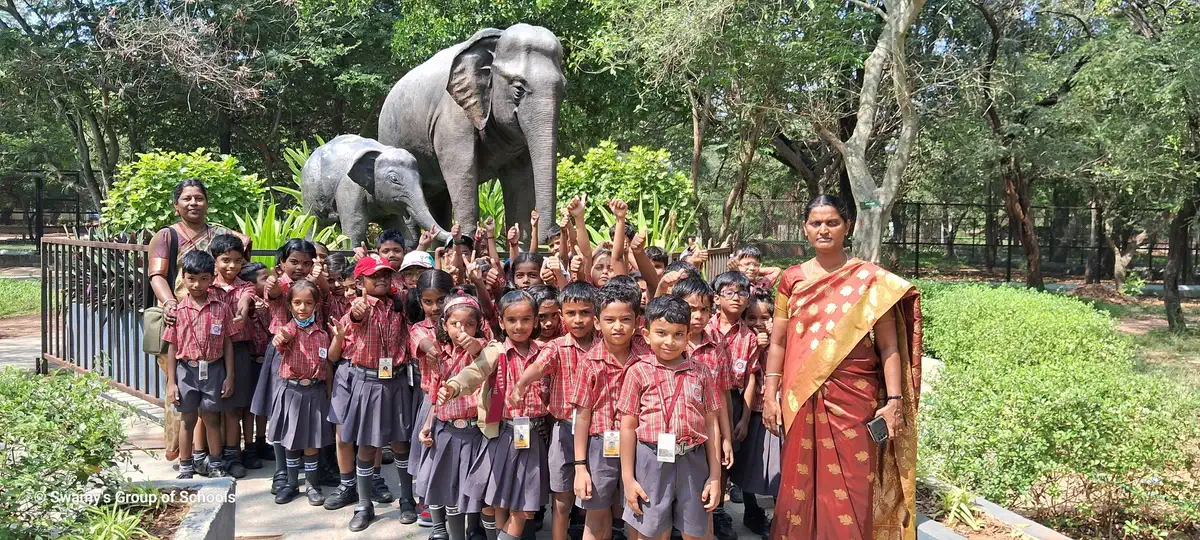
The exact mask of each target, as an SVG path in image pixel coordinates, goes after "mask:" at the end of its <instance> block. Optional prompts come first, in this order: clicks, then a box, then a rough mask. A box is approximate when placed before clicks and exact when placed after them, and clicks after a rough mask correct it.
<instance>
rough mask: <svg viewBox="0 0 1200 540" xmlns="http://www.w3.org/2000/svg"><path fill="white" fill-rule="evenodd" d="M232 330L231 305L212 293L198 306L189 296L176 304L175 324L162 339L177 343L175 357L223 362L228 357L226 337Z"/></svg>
mask: <svg viewBox="0 0 1200 540" xmlns="http://www.w3.org/2000/svg"><path fill="white" fill-rule="evenodd" d="M231 328H233V310H231V309H229V304H227V303H225V302H222V301H220V300H218V299H217V298H216V297H215V296H214V295H212V294H210V295H208V297H207V298H205V300H204V303H203V304H197V303H196V300H195V299H193V298H192V297H191V296H190V295H189V296H185V297H184V298H183V300H180V301H179V302H178V303H177V304H176V305H175V324H172V325H170V326H168V327H167V329H166V330H165V331H163V336H162V339H163V341H165V342H167V343H174V344H175V358H181V359H186V360H219V359H222V358H224V357H225V337H226V336H228V335H229V331H230V329H231Z"/></svg>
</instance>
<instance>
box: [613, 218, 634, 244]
mask: <svg viewBox="0 0 1200 540" xmlns="http://www.w3.org/2000/svg"><path fill="white" fill-rule="evenodd" d="M635 235H637V229H635V228H634V227H633V224H632V223H630V222H628V221H626V222H625V239H626V240H633V237H634V236H635ZM608 239H609V240H612V241H614V242H616V241H617V230H616V229H613V228H610V229H609V230H608Z"/></svg>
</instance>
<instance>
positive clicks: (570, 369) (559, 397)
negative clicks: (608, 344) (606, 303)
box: [533, 333, 604, 420]
mask: <svg viewBox="0 0 1200 540" xmlns="http://www.w3.org/2000/svg"><path fill="white" fill-rule="evenodd" d="M597 346H600V347H603V346H604V345H603V340H601V339H599V338H593V339H592V347H593V348H594V347H597ZM589 350H591V349H584V348H583V347H582V346H581V345H579V342H578V341H576V340H575V336H572V335H571V334H569V333H568V334H567V335H565V336H562V337H559V338H555V339H553V340H551V341H550V343H547V344H546V346H545V348H543V349H542V352H541V353H540V354H538V357H537V360H535V361H534V362H533V363H534V364H536V365H538V366H539V367H541V368H542V369H543V370H544V371H543V373H544V374H545V375H546V376H548V377H550V401H549V402H548V405H549V408H550V414H552V415H554V417H555V418H557V419H559V420H572V419H573V416H574V415H573V414H572V413H573V412H574V411H575V407H573V406H572V405H571V396H572V395H573V394H574V392H575V383H576V381H577V378H578V376H579V373H578V371H577V370H576V367H577V366H578V365H579V362H580V360H582V359H583V357H584V355H586V354H587V353H588V351H589Z"/></svg>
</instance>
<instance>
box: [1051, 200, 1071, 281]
mask: <svg viewBox="0 0 1200 540" xmlns="http://www.w3.org/2000/svg"><path fill="white" fill-rule="evenodd" d="M1051 200H1052V201H1053V206H1054V210H1053V211H1052V214H1051V215H1052V217H1051V218H1050V230H1051V231H1054V234H1051V235H1050V238H1049V240H1050V260H1051V261H1054V262H1056V263H1066V262H1067V249H1066V246H1064V245H1063V242H1062V241H1060V240H1059V235H1063V236H1064V237H1067V238H1069V236H1067V227H1068V225H1070V222H1071V214H1070V211H1069V210H1068V208H1067V205H1068V204H1069V202H1068V201H1067V197H1066V193H1064V190H1063V189H1060V188H1059V187H1058V186H1055V187H1054V189H1053V191H1052V192H1051ZM1066 244H1067V245H1068V246H1069V245H1070V242H1066Z"/></svg>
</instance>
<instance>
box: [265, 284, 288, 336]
mask: <svg viewBox="0 0 1200 540" xmlns="http://www.w3.org/2000/svg"><path fill="white" fill-rule="evenodd" d="M279 288H280V290H282V291H283V292H282V293H279V296H277V297H275V298H267V306H268V308H269V309H270V313H271V326H270V327H268V328H267V330H268V331H269V332H270V333H272V334H274V333H275V332H277V331H279V327H280V326H283V325H285V324H287V323H288V321H290V320H292V312H291V310H290V309H288V299H287V298H288V290H290V289H291V288H292V278H291V277H290V276H283V277H281V278H279ZM268 296H269V295H268Z"/></svg>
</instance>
